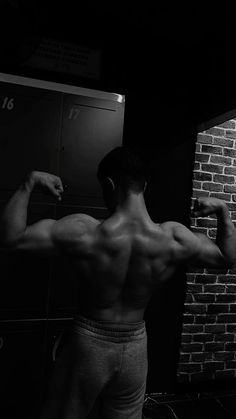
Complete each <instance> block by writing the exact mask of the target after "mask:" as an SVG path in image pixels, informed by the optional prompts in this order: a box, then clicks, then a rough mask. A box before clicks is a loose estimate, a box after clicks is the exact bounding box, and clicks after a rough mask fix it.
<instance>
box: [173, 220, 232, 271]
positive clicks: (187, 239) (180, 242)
mask: <svg viewBox="0 0 236 419" xmlns="http://www.w3.org/2000/svg"><path fill="white" fill-rule="evenodd" d="M172 224H173V225H172V232H173V238H174V248H175V257H176V261H177V262H183V263H185V264H186V265H188V266H192V267H201V268H216V269H217V268H229V267H230V265H229V263H228V262H227V261H226V259H225V257H224V255H223V254H222V252H221V250H220V248H219V247H218V246H217V244H216V243H214V241H213V240H211V239H209V238H208V237H207V236H206V235H205V234H202V233H193V232H192V231H191V230H190V229H188V228H187V227H185V226H184V225H182V224H179V223H172Z"/></svg>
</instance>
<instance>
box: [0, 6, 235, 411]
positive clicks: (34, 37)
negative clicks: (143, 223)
mask: <svg viewBox="0 0 236 419" xmlns="http://www.w3.org/2000/svg"><path fill="white" fill-rule="evenodd" d="M47 3H48V2H39V1H35V2H30V1H17V0H16V1H14V0H12V1H7V0H5V1H3V2H1V5H0V28H1V29H0V31H1V37H0V52H1V55H0V71H1V72H5V73H11V74H18V75H22V76H26V77H27V76H28V77H33V78H39V79H42V80H48V81H56V82H60V83H65V84H71V85H77V86H82V87H88V88H94V89H99V90H105V91H108V92H117V93H120V94H124V95H125V97H126V105H125V123H124V135H123V141H124V143H125V144H132V145H133V146H135V147H136V148H137V149H138V150H139V151H140V153H142V155H143V156H144V157H145V158H146V159H147V162H148V164H149V167H150V173H149V184H148V189H147V192H146V202H147V206H148V210H149V212H150V215H151V217H152V218H153V220H154V221H157V222H161V221H165V220H168V219H172V220H176V221H180V222H183V223H184V224H185V225H189V208H190V199H191V188H192V168H193V158H194V148H195V140H196V133H197V127H198V125H199V124H200V123H202V122H204V121H207V120H208V119H210V118H213V117H216V116H218V115H220V114H223V113H225V112H227V111H229V110H232V109H233V108H235V107H236V95H235V93H236V92H235V89H236V87H235V86H236V85H235V72H234V69H235V63H234V55H235V54H234V49H235V40H236V29H235V23H234V16H235V14H234V11H233V10H232V9H228V8H226V7H223V8H222V6H221V8H220V9H217V7H216V6H215V7H214V8H212V7H210V6H206V5H204V6H201V5H200V4H198V3H196V4H195V5H189V6H188V7H187V8H186V7H184V6H180V5H167V4H166V5H165V6H164V5H161V6H160V5H156V3H157V2H145V3H144V4H143V5H142V7H141V6H139V5H138V4H136V2H129V3H128V2H126V3H125V2H111V1H110V2H108V1H107V2H102V1H101V2H97V3H94V4H92V3H89V2H87V3H85V2H80V1H78V2H72V1H67V2H66V3H65V4H64V5H63V6H62V5H60V4H58V3H59V2H58V3H56V2H50V5H48V4H47ZM127 3H128V4H127ZM45 37H46V38H50V39H55V40H57V41H63V42H68V43H73V44H78V45H80V46H86V47H88V48H94V49H96V50H98V51H99V53H100V57H101V67H100V73H99V75H98V77H97V78H92V77H82V76H81V75H76V74H71V73H70V74H68V73H67V72H66V71H64V72H63V71H52V70H50V71H49V70H47V69H45V68H44V69H43V68H40V67H37V68H36V67H33V66H28V65H27V61H28V60H29V59H30V57H31V56H32V55H33V54H34V52H35V51H36V49H37V47H38V45H39V44H40V42H41V41H42V39H44V38H45ZM52 96H53V97H54V94H53V95H52ZM52 102H53V101H52ZM37 103H39V101H37ZM38 106H39V105H38ZM56 106H57V105H56V104H55V103H54V105H52V106H51V109H54V111H55V109H56ZM55 118H56V117H55ZM28 123H29V121H26V125H27V124H28ZM55 126H57V122H56V119H55ZM40 129H42V126H40ZM35 130H36V129H35ZM46 131H47V129H46ZM53 144H54V143H53V140H51V142H50V147H49V149H48V150H46V151H45V156H49V155H50V152H51V150H52V148H51V147H54V145H55V144H54V145H53ZM67 144H69V142H68V143H67ZM47 145H48V143H47ZM15 156H16V155H14V156H13V155H12V156H11V155H9V156H8V161H9V162H12V161H14V165H15V164H17V165H19V166H20V163H21V162H20V161H17V158H16V157H15ZM0 158H2V157H0ZM26 161H27V162H30V161H32V158H31V156H30V155H29V153H28V157H27V158H26ZM27 162H24V165H26V166H27ZM42 164H44V163H42ZM0 182H1V190H2V195H1V196H2V203H4V200H5V199H6V198H7V197H8V195H9V194H10V188H9V187H7V186H6V183H5V179H1V180H0ZM6 182H7V179H6ZM69 186H70V185H69ZM167 191H168V193H167ZM169 191H171V194H170V193H169ZM80 196H83V193H82V192H81V189H78V194H77V196H76V194H75V195H74V196H73V197H71V198H70V197H68V198H67V207H66V206H64V207H61V208H60V207H58V208H57V212H56V215H57V216H62V215H65V213H68V212H71V211H73V210H75V209H76V208H75V206H74V203H75V202H76V203H77V206H78V207H79V206H81V201H79V200H80ZM94 202H95V201H93V199H92V202H91V200H90V202H89V204H88V201H86V200H85V202H83V205H84V209H85V211H86V210H88V209H89V207H90V206H93V205H94ZM33 204H34V205H33ZM33 204H32V205H33V206H32V211H31V213H32V219H37V218H38V217H39V218H40V217H42V216H43V217H53V216H55V208H54V207H53V206H52V205H50V202H49V201H48V199H46V198H45V197H39V198H38V199H36V201H35V202H33ZM40 205H41V206H40ZM99 205H101V204H99ZM99 211H100V210H99ZM99 214H101V212H99ZM99 214H98V216H99ZM94 215H95V214H94ZM12 258H13V256H11V257H9V256H6V255H3V257H2V260H1V264H2V273H3V275H1V276H2V281H3V283H4V287H7V288H8V291H7V292H6V290H5V291H4V292H2V295H3V297H2V299H3V302H2V306H1V307H3V310H1V313H2V319H3V321H2V322H1V335H2V336H3V341H4V344H3V345H2V349H1V350H0V353H1V361H0V362H1V369H2V371H5V372H3V376H4V379H3V380H2V381H1V382H2V388H3V389H4V392H3V394H4V397H3V398H4V399H5V400H6V405H7V406H8V408H9V406H10V405H11V406H12V407H11V416H9V417H13V414H12V411H13V409H14V408H15V409H17V408H19V405H22V406H25V402H26V401H25V398H26V396H25V394H27V399H28V396H29V395H30V394H31V393H32V397H31V400H33V403H34V402H35V403H36V404H37V403H38V402H39V400H40V396H41V395H42V393H43V390H44V388H45V382H46V380H47V377H48V375H49V374H50V368H51V348H52V344H53V341H54V337H55V336H56V334H57V333H58V332H59V331H60V330H62V329H63V328H64V327H66V324H67V323H68V322H70V318H71V315H72V311H73V310H72V309H73V298H72V297H73V295H72V294H71V292H70V291H69V290H70V288H68V287H67V284H66V286H64V281H65V278H68V277H69V278H70V279H71V281H72V282H73V274H72V273H71V272H70V271H69V268H68V267H67V266H64V264H63V261H61V265H60V267H58V266H57V262H56V261H53V260H50V261H49V260H48V259H44V258H43V259H42V260H40V261H39V259H38V258H36V259H33V258H31V260H30V263H29V260H28V259H27V260H26V259H25V260H24V258H20V259H18V258H17V256H14V260H13V259H12ZM6 272H8V274H7V275H6ZM22 272H23V273H24V274H22ZM22 277H23V280H22ZM6 279H7V280H6ZM4 287H3V289H4ZM71 289H73V288H71ZM55 295H56V296H57V297H55ZM184 295H185V273H184V272H182V271H181V272H179V273H178V274H177V275H176V276H175V278H173V279H172V280H171V281H170V283H169V284H167V285H166V286H165V287H164V288H163V289H162V290H161V291H160V294H157V295H155V296H154V297H153V300H152V302H151V304H150V306H149V309H148V310H147V314H146V320H147V328H148V332H149V338H150V339H149V341H150V342H149V358H150V363H149V365H150V368H149V378H148V389H147V390H148V391H149V392H156V391H158V392H163V391H172V390H173V389H175V388H176V385H177V383H176V368H177V362H178V350H179V343H180V333H181V326H182V310H183V303H184ZM55 298H58V301H60V303H58V307H59V310H54V307H55V306H54V305H53V301H55ZM29 301H30V302H31V305H32V310H31V311H29V310H27V309H26V308H27V303H28V302H29ZM35 307H38V308H39V311H37V310H35ZM4 313H5V314H4ZM29 313H30V314H29ZM35 313H36V314H35ZM49 319H51V320H49ZM53 319H54V320H53ZM17 320H18V321H17ZM6 337H7V338H6ZM6 342H7V343H6ZM4 368H5V369H4ZM23 372H24V373H23ZM22 376H24V380H23V381H22ZM29 391H30V392H31V393H29ZM31 405H32V403H29V402H28V406H29V408H28V410H29V411H30V409H31V408H32V409H33V407H32V406H31ZM17 406H18V407H17ZM8 411H9V410H8ZM9 412H10V411H9ZM9 414H10V413H9ZM26 414H27V413H25V415H26Z"/></svg>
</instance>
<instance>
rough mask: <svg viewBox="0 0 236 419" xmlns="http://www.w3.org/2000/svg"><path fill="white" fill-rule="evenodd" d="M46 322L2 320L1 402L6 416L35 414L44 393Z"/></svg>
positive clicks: (3, 413)
mask: <svg viewBox="0 0 236 419" xmlns="http://www.w3.org/2000/svg"><path fill="white" fill-rule="evenodd" d="M44 339H45V324H44V323H43V322H10V323H9V322H0V371H1V380H0V404H1V417H2V418H4V419H12V418H24V419H31V418H34V417H36V414H37V413H38V411H39V410H40V404H41V399H42V394H43V360H44V345H45V341H44Z"/></svg>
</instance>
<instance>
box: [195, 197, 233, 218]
mask: <svg viewBox="0 0 236 419" xmlns="http://www.w3.org/2000/svg"><path fill="white" fill-rule="evenodd" d="M224 207H226V203H225V202H224V201H222V200H221V199H218V198H198V199H195V201H194V206H193V208H192V216H193V217H207V216H208V215H211V214H215V213H217V212H218V211H219V210H221V209H222V208H224Z"/></svg>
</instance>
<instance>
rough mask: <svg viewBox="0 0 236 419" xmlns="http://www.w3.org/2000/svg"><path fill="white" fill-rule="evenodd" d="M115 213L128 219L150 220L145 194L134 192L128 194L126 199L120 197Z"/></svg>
mask: <svg viewBox="0 0 236 419" xmlns="http://www.w3.org/2000/svg"><path fill="white" fill-rule="evenodd" d="M115 213H116V214H120V215H122V216H124V217H126V218H128V217H132V218H134V219H137V218H148V219H150V216H149V214H148V211H147V207H146V204H145V200H144V196H143V193H133V192H132V193H129V194H127V195H126V196H125V197H120V198H119V201H118V204H117V207H116V211H115Z"/></svg>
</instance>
